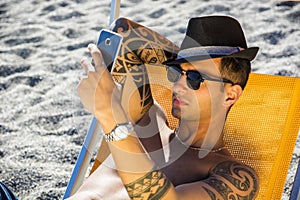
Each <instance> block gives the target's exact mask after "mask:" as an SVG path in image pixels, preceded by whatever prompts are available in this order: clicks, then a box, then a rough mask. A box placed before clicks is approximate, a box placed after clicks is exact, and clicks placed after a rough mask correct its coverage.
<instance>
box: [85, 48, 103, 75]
mask: <svg viewBox="0 0 300 200" xmlns="http://www.w3.org/2000/svg"><path fill="white" fill-rule="evenodd" d="M88 50H89V51H90V53H91V54H92V57H93V60H94V63H95V66H94V67H95V70H96V72H98V71H101V70H103V69H105V68H106V65H105V63H104V60H103V57H102V54H101V51H100V50H99V49H98V47H97V46H96V45H95V44H89V45H88Z"/></svg>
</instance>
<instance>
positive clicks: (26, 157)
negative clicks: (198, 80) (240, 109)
mask: <svg viewBox="0 0 300 200" xmlns="http://www.w3.org/2000/svg"><path fill="white" fill-rule="evenodd" d="M109 13H110V1H108V0H98V1H88V0H52V1H51V0H26V1H25V0H10V1H8V0H0V17H1V18H0V27H1V32H0V53H1V54H0V55H1V57H0V102H1V104H0V180H1V181H3V182H4V183H6V184H7V185H8V186H9V187H10V188H11V189H12V190H13V191H14V192H15V194H16V196H17V197H19V199H21V200H23V199H24V200H29V199H43V200H47V199H51V200H52V199H61V198H62V196H63V194H64V192H65V189H66V186H67V183H68V181H69V178H70V175H71V172H72V169H73V167H74V164H75V161H76V159H77V156H78V153H79V151H80V148H81V144H82V143H83V140H84V137H85V135H86V131H87V128H88V126H89V124H90V121H91V119H92V116H91V115H90V114H89V113H88V112H87V111H86V110H85V109H84V108H83V106H82V105H81V103H80V101H79V98H78V95H77V93H76V86H77V84H78V77H79V76H80V75H81V73H82V72H81V67H80V64H79V61H80V59H81V58H82V57H83V56H89V54H88V53H87V50H86V47H87V45H88V44H89V43H91V42H94V43H95V42H96V41H97V37H98V33H99V31H100V30H101V29H103V28H107V27H108V22H109ZM211 14H218V15H231V16H233V17H235V18H237V19H238V20H239V21H240V23H241V24H242V26H243V28H244V31H245V34H246V38H247V42H248V46H259V47H260V52H259V54H258V56H257V58H256V60H255V61H254V62H253V64H252V66H253V68H252V71H253V72H256V73H263V74H273V75H283V76H293V77H300V64H299V63H300V56H299V55H300V48H299V47H300V30H299V27H300V4H299V3H297V2H278V1H267V0H259V1H258V0H256V1H252V0H222V1H221V0H202V1H187V0H173V1H171V0H161V1H158V0H153V1H151V0H140V1H138V0H124V1H123V2H122V3H121V13H120V16H123V17H127V18H129V19H131V20H134V21H137V22H139V23H141V24H143V25H145V26H148V27H151V28H152V29H154V30H156V31H158V32H159V33H161V34H163V35H164V36H165V37H167V38H169V39H170V40H171V41H174V42H175V43H176V44H178V45H179V44H180V42H181V40H182V38H183V36H184V33H185V28H186V25H187V22H188V19H189V18H190V17H195V16H203V15H211ZM299 149H300V147H299V139H298V143H297V150H296V151H295V153H294V156H293V161H292V164H291V170H292V171H294V170H295V168H296V164H295V163H296V162H297V161H298V160H299V154H300V152H299ZM292 183H293V176H292V175H290V176H289V177H288V179H287V184H286V187H285V192H284V194H283V198H282V199H288V196H289V193H290V189H291V187H292Z"/></svg>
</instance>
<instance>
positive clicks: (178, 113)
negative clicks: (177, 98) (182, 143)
mask: <svg viewBox="0 0 300 200" xmlns="http://www.w3.org/2000/svg"><path fill="white" fill-rule="evenodd" d="M172 115H173V117H175V118H176V119H180V118H181V110H180V109H175V108H172Z"/></svg>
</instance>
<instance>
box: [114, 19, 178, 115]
mask: <svg viewBox="0 0 300 200" xmlns="http://www.w3.org/2000/svg"><path fill="white" fill-rule="evenodd" d="M113 31H116V32H118V33H120V34H121V35H122V36H123V43H122V46H121V49H120V53H119V56H118V58H117V60H116V63H115V66H114V68H113V71H112V74H113V77H114V79H115V80H116V81H117V82H118V83H120V84H121V85H123V84H124V83H125V80H126V76H124V75H125V74H126V73H128V72H130V74H131V76H132V78H133V80H134V82H135V84H136V86H137V88H138V92H139V95H140V105H141V107H142V109H141V110H142V113H141V114H144V113H145V112H147V111H148V110H149V109H150V107H151V105H152V104H153V99H152V95H151V89H150V84H149V78H148V75H147V71H146V67H145V64H161V63H162V62H164V61H166V60H167V59H170V58H172V57H174V56H175V55H176V54H175V53H176V52H177V49H178V47H177V46H176V45H175V44H173V43H172V42H170V41H169V40H167V39H166V38H164V37H162V36H161V35H159V34H158V33H156V32H154V31H152V30H150V29H148V28H146V27H144V26H141V25H139V24H136V23H134V22H132V21H129V20H126V19H122V20H120V21H117V25H116V26H115V28H114V29H113Z"/></svg>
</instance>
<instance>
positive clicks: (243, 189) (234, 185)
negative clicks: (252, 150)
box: [202, 161, 258, 200]
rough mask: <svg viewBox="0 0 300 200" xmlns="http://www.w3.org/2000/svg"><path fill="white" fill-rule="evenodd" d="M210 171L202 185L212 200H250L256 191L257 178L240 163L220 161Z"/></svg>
mask: <svg viewBox="0 0 300 200" xmlns="http://www.w3.org/2000/svg"><path fill="white" fill-rule="evenodd" d="M212 173H213V175H212V176H211V177H210V178H208V179H207V180H204V181H203V182H204V185H203V186H202V187H203V188H204V190H205V191H206V192H207V193H208V195H209V196H210V198H211V199H212V200H217V199H224V200H226V199H230V200H251V199H254V197H255V196H256V193H257V192H258V180H257V178H256V176H255V175H254V172H253V171H252V170H251V169H250V168H247V167H245V166H243V165H241V164H240V163H237V162H232V161H226V162H223V163H220V164H219V165H217V166H216V167H215V168H214V169H213V171H212Z"/></svg>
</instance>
